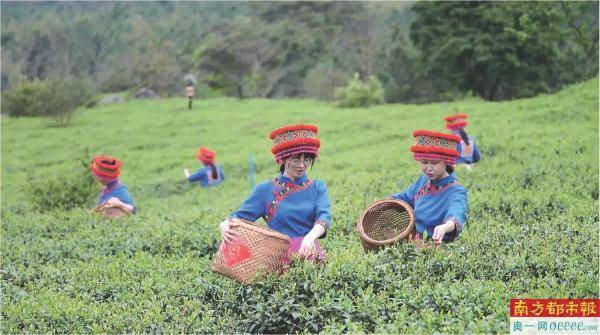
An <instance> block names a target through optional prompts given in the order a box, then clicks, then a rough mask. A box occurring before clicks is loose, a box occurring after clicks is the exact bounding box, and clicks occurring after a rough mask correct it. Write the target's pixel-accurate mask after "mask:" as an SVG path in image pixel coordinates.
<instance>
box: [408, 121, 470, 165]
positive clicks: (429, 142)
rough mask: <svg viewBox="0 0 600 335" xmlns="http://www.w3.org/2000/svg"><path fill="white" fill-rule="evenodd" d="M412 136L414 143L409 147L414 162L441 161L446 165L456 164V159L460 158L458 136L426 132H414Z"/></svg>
mask: <svg viewBox="0 0 600 335" xmlns="http://www.w3.org/2000/svg"><path fill="white" fill-rule="evenodd" d="M412 135H413V136H414V137H415V139H416V143H415V145H413V146H411V147H410V151H412V152H413V153H414V158H415V160H421V159H442V160H444V161H445V162H446V164H449V165H454V164H456V159H457V158H458V157H459V156H460V153H459V152H458V144H459V143H460V137H459V136H458V135H453V134H446V133H439V132H435V131H428V130H416V131H414V132H413V134H412Z"/></svg>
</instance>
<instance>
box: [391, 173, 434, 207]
mask: <svg viewBox="0 0 600 335" xmlns="http://www.w3.org/2000/svg"><path fill="white" fill-rule="evenodd" d="M423 177H425V176H421V177H419V179H417V181H416V182H414V183H413V184H412V185H410V186H409V187H408V188H406V189H405V190H404V191H402V192H400V193H396V194H394V195H392V198H394V199H398V200H402V201H404V202H406V203H407V204H409V205H410V207H412V208H415V195H417V192H419V189H420V188H421V179H422V178H423ZM425 178H426V177H425Z"/></svg>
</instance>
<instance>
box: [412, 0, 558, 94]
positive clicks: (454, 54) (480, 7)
mask: <svg viewBox="0 0 600 335" xmlns="http://www.w3.org/2000/svg"><path fill="white" fill-rule="evenodd" d="M412 9H413V11H414V12H415V14H416V17H415V20H414V21H413V23H412V25H411V30H410V36H411V39H412V40H413V41H414V43H415V44H416V46H417V47H418V48H419V50H420V51H421V59H422V62H423V65H424V69H425V73H426V75H427V76H428V77H429V78H431V79H432V81H433V82H434V84H435V85H436V87H437V88H438V90H441V91H444V90H447V89H450V88H451V87H452V86H456V87H458V88H460V89H461V90H465V91H466V90H472V91H474V92H476V93H477V94H478V95H480V96H481V97H483V98H484V99H486V100H499V99H504V98H513V97H521V96H531V95H534V94H536V93H538V92H545V91H548V90H549V88H550V87H549V85H550V84H551V83H552V77H553V75H552V73H554V72H555V71H557V67H558V63H559V61H558V60H559V53H558V45H559V43H560V41H561V37H560V22H561V17H560V15H559V12H558V10H557V6H556V4H553V3H536V2H527V3H525V2H521V3H514V2H511V3H504V2H502V3H499V2H479V1H470V2H443V3H425V2H419V3H416V4H415V5H413V7H412Z"/></svg>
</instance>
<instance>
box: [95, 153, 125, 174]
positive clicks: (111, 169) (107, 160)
mask: <svg viewBox="0 0 600 335" xmlns="http://www.w3.org/2000/svg"><path fill="white" fill-rule="evenodd" d="M120 167H121V161H120V160H118V159H116V158H114V157H110V156H104V155H100V156H94V158H93V160H92V164H90V169H92V173H93V174H94V175H96V176H97V177H100V178H106V179H116V178H117V177H119V174H121V170H119V168H120Z"/></svg>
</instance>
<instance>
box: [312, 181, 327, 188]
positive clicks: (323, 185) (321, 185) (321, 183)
mask: <svg viewBox="0 0 600 335" xmlns="http://www.w3.org/2000/svg"><path fill="white" fill-rule="evenodd" d="M311 180H312V183H313V185H314V186H316V187H318V188H327V183H326V182H325V181H324V180H321V179H311Z"/></svg>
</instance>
